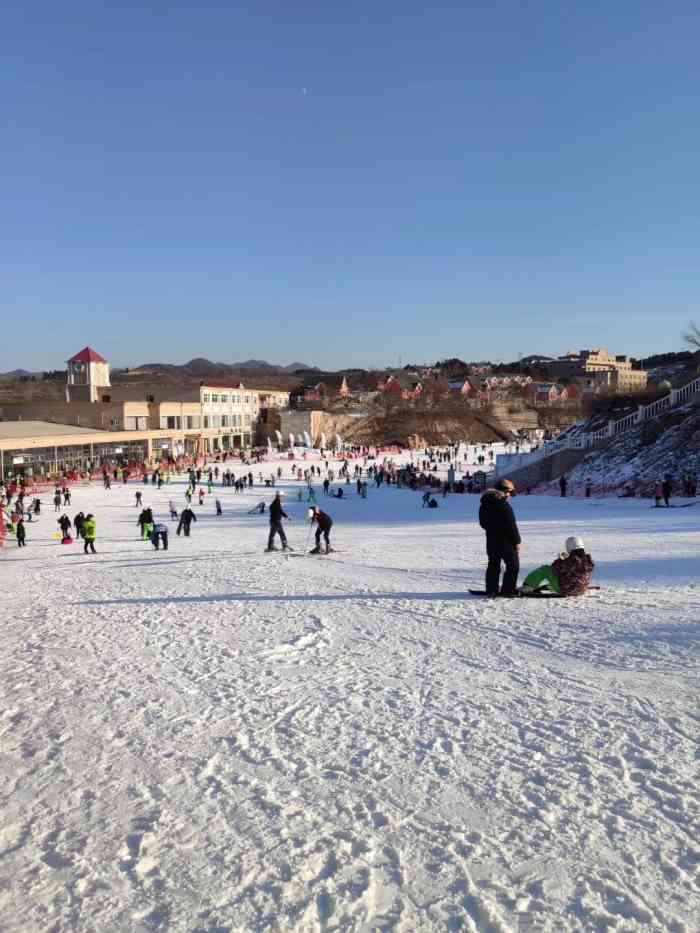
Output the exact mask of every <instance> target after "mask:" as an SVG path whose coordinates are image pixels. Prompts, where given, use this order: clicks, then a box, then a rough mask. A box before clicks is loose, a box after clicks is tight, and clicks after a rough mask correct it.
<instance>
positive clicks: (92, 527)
mask: <svg viewBox="0 0 700 933" xmlns="http://www.w3.org/2000/svg"><path fill="white" fill-rule="evenodd" d="M96 537H97V525H96V522H95V518H94V516H93V514H92V513H90V514H89V515H87V516H86V517H85V521H84V522H83V538H84V539H85V545H84V547H83V553H84V554H87V552H88V548H90V550H91V551H92V553H93V554H96V553H97V551H96V550H95V538H96Z"/></svg>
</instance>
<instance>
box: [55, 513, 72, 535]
mask: <svg viewBox="0 0 700 933" xmlns="http://www.w3.org/2000/svg"><path fill="white" fill-rule="evenodd" d="M58 526H59V528H60V529H61V531H62V533H63V537H64V538H67V537H68V532H69V531H70V527H71V524H70V519H69V518H68V516H67V515H61V517H60V518H59V520H58Z"/></svg>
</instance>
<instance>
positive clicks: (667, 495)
mask: <svg viewBox="0 0 700 933" xmlns="http://www.w3.org/2000/svg"><path fill="white" fill-rule="evenodd" d="M661 492H662V493H663V497H664V505H665V506H666V508H668V507H669V506H670V504H671V494H672V493H673V483H672V482H671V477H670V476H669V475H668V473H667V474H666V476H664V481H663V483H662V484H661Z"/></svg>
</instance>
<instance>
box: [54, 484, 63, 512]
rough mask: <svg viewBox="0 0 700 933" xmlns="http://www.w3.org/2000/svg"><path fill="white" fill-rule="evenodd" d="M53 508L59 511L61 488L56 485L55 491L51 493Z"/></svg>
mask: <svg viewBox="0 0 700 933" xmlns="http://www.w3.org/2000/svg"><path fill="white" fill-rule="evenodd" d="M53 510H54V512H60V511H61V490H60V489H59V488H58V487H56V492H55V493H54V494H53Z"/></svg>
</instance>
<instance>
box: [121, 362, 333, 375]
mask: <svg viewBox="0 0 700 933" xmlns="http://www.w3.org/2000/svg"><path fill="white" fill-rule="evenodd" d="M299 371H303V372H318V371H319V370H318V369H316V367H314V366H307V364H306V363H290V364H289V365H288V366H277V365H275V364H274V363H268V362H267V361H266V360H243V362H240V363H213V362H212V361H211V360H207V359H204V358H203V357H195V359H192V360H189V361H188V362H187V363H183V364H182V365H177V364H175V363H142V364H141V365H140V366H134V367H131V368H130V369H129V372H131V373H173V374H181V375H183V376H190V377H196V376H198V377H200V378H206V377H207V376H217V377H221V376H226V375H230V374H232V373H261V374H262V373H268V374H270V375H273V374H280V375H289V374H290V373H296V372H299Z"/></svg>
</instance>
